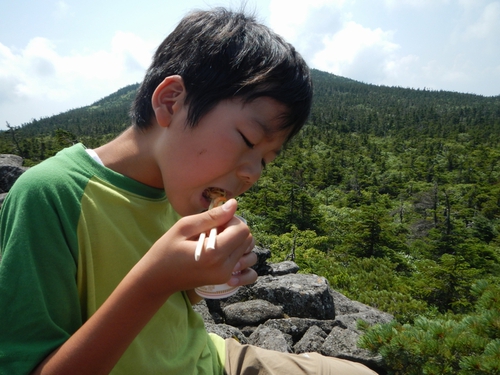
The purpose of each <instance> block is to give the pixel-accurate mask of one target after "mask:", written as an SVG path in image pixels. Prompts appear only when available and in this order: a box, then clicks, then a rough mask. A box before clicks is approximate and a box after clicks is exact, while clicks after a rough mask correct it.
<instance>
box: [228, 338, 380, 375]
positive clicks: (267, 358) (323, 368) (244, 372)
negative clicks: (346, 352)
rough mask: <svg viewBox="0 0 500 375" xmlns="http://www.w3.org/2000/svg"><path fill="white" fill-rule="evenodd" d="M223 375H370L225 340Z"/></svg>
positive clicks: (313, 357) (338, 362)
mask: <svg viewBox="0 0 500 375" xmlns="http://www.w3.org/2000/svg"><path fill="white" fill-rule="evenodd" d="M224 374H225V375H257V374H259V375H299V374H301V375H311V374H318V375H320V374H321V375H373V374H375V375H376V374H377V373H376V372H374V371H372V370H370V369H369V368H368V367H366V366H364V365H362V364H360V363H356V362H349V361H346V360H343V359H339V358H333V357H325V356H322V355H321V354H318V353H307V354H291V353H281V352H277V351H274V350H266V349H262V348H259V347H257V346H252V345H241V344H240V343H239V342H237V341H236V340H234V339H226V364H225V366H224Z"/></svg>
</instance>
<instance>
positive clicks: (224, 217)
mask: <svg viewBox="0 0 500 375" xmlns="http://www.w3.org/2000/svg"><path fill="white" fill-rule="evenodd" d="M237 208H238V202H236V199H234V198H233V199H229V200H228V201H226V202H225V203H224V204H223V205H222V206H219V207H215V208H212V209H211V210H208V211H207V212H206V214H207V215H208V216H209V220H210V221H212V225H214V226H218V225H222V224H224V223H226V222H228V221H229V220H231V218H232V217H233V215H234V214H235V213H236V209H237Z"/></svg>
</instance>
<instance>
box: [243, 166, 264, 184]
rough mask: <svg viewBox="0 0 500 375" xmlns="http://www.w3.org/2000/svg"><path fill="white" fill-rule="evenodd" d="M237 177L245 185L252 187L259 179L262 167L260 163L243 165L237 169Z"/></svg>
mask: <svg viewBox="0 0 500 375" xmlns="http://www.w3.org/2000/svg"><path fill="white" fill-rule="evenodd" d="M237 173H238V177H239V178H240V179H241V180H242V181H243V182H245V184H248V185H253V184H254V183H255V182H257V180H258V179H259V178H260V175H261V173H262V165H261V163H260V162H258V163H256V162H253V163H245V164H244V165H242V166H240V168H238V172H237Z"/></svg>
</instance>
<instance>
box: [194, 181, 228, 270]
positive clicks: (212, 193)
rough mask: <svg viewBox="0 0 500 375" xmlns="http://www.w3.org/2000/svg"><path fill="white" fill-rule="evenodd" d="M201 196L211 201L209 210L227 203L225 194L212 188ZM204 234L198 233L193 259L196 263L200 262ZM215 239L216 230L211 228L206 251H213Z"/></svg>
mask: <svg viewBox="0 0 500 375" xmlns="http://www.w3.org/2000/svg"><path fill="white" fill-rule="evenodd" d="M203 196H205V197H206V198H209V199H210V200H211V202H210V206H209V207H208V209H209V210H211V209H212V208H214V207H218V206H220V205H222V204H224V202H225V201H227V198H226V192H225V191H224V190H222V189H219V188H216V187H212V188H208V189H206V190H205V191H204V192H203ZM205 237H206V234H205V232H203V233H200V237H199V238H198V243H197V244H196V250H195V252H194V259H195V260H196V261H198V260H200V256H201V252H202V250H203V245H204V244H205ZM216 237H217V228H212V229H211V230H210V235H209V236H208V242H207V249H210V250H213V249H215V238H216Z"/></svg>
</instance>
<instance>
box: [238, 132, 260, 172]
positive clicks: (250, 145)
mask: <svg viewBox="0 0 500 375" xmlns="http://www.w3.org/2000/svg"><path fill="white" fill-rule="evenodd" d="M239 133H240V135H241V138H243V141H244V142H245V144H246V145H247V146H248V147H249V148H251V149H253V148H254V147H255V144H254V143H252V142H250V141H249V140H248V138H247V137H246V136H245V135H244V134H243V133H242V132H239ZM261 165H262V168H265V167H266V161H265V160H264V159H262V160H261Z"/></svg>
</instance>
